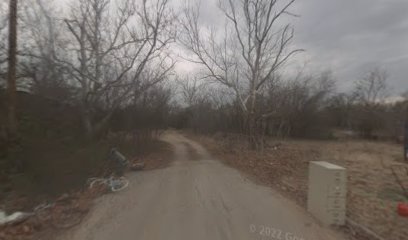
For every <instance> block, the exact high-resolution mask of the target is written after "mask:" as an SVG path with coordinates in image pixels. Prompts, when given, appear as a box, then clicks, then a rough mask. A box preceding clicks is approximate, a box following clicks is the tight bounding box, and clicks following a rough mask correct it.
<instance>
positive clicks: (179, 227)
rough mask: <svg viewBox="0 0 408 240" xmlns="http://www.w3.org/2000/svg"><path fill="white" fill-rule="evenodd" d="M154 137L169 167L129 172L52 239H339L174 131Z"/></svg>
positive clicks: (293, 207) (288, 202)
mask: <svg viewBox="0 0 408 240" xmlns="http://www.w3.org/2000/svg"><path fill="white" fill-rule="evenodd" d="M162 139H163V140H164V141H166V142H169V143H170V144H171V145H172V146H173V148H174V156H169V157H173V158H174V162H173V164H172V165H171V166H169V167H168V168H164V169H159V170H152V171H144V172H137V173H131V174H129V175H128V178H129V180H130V182H131V183H130V185H129V188H128V189H126V190H124V191H123V192H119V193H118V194H110V195H105V196H103V197H101V198H100V199H98V200H97V203H96V206H95V207H94V209H93V210H92V211H91V213H90V214H89V216H88V217H87V219H85V221H84V223H83V224H82V225H80V226H78V227H77V228H76V229H73V230H72V231H70V232H69V233H67V234H65V235H64V236H62V237H61V238H60V239H62V240H68V239H75V240H108V239H109V240H116V239H120V240H135V239H146V240H156V239H157V240H160V239H163V240H184V239H185V240H187V239H188V240H193V239H194V240H201V239H203V240H204V239H205V240H218V239H219V240H221V239H223V240H225V239H234V240H239V239H242V240H258V239H264V240H266V239H271V240H273V239H279V240H300V239H304V240H331V239H344V238H343V237H341V236H339V235H338V234H336V233H334V232H333V231H330V230H328V229H325V228H323V227H321V226H320V225H319V224H317V223H315V221H314V220H313V219H312V218H311V217H310V216H308V215H307V214H306V213H305V211H304V210H302V209H301V208H300V207H297V206H296V205H295V204H294V203H292V202H291V201H288V200H287V199H285V198H283V197H282V196H280V195H279V194H278V193H276V192H274V191H273V190H271V189H270V188H267V187H263V186H258V185H256V184H254V183H252V182H251V181H249V180H247V178H245V177H244V176H242V175H241V174H240V172H238V171H237V170H235V169H232V168H230V167H227V166H225V165H223V164H222V163H221V162H219V161H216V160H213V159H212V158H211V156H210V154H209V153H208V152H207V151H206V150H205V149H204V148H203V147H202V146H200V145H199V144H197V143H196V142H194V141H191V140H189V139H187V138H186V137H184V136H182V135H180V134H178V133H176V132H168V133H166V134H165V135H164V136H163V137H162Z"/></svg>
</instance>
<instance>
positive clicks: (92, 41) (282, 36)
mask: <svg viewBox="0 0 408 240" xmlns="http://www.w3.org/2000/svg"><path fill="white" fill-rule="evenodd" d="M19 3H20V4H19V15H18V21H19V25H18V30H19V32H18V36H19V39H20V40H19V46H18V66H17V70H18V71H17V79H18V86H19V89H21V90H24V91H26V92H29V93H30V94H32V95H36V96H41V97H43V98H46V99H51V100H52V101H56V102H58V103H60V104H65V105H66V106H70V107H73V108H75V109H76V111H74V112H75V114H76V115H78V118H79V119H80V122H81V124H80V126H81V133H83V135H84V136H86V137H87V138H88V139H94V138H98V137H100V136H103V135H106V134H107V133H108V132H109V131H110V130H112V131H126V132H129V131H133V132H138V133H139V134H142V132H149V133H152V132H157V130H158V129H163V128H166V127H168V126H174V127H177V128H191V129H193V130H195V131H197V132H201V133H212V132H230V133H238V134H240V135H243V136H245V137H246V138H247V139H248V142H249V146H250V147H252V148H255V149H262V148H263V147H264V142H265V136H275V137H314V138H328V137H332V136H333V129H343V130H350V131H352V132H354V133H356V134H358V135H360V136H362V137H366V138H376V137H390V138H391V137H398V136H399V135H400V134H401V133H402V131H401V130H402V126H403V124H404V121H405V119H406V108H407V103H406V101H405V102H400V103H395V104H386V103H385V102H384V100H385V99H386V96H387V84H386V80H387V78H388V75H387V74H386V72H385V71H383V70H381V69H373V70H372V71H370V72H369V73H367V75H366V76H364V77H361V79H360V80H357V81H356V82H355V85H354V87H353V90H352V91H351V92H350V93H342V94H338V93H336V86H335V85H336V84H335V79H334V76H333V75H332V74H331V72H330V71H326V72H322V73H314V74H305V73H303V72H300V73H299V74H297V75H296V76H293V77H289V76H287V74H283V71H281V70H282V68H283V67H284V66H285V64H286V63H287V61H288V60H289V59H290V58H291V57H292V56H294V55H295V54H297V53H299V52H302V51H303V50H302V49H298V48H296V47H295V46H293V44H292V40H293V38H294V37H295V35H294V29H293V27H292V25H291V24H290V21H291V19H292V18H294V17H298V16H296V14H293V13H291V7H292V5H293V4H295V0H272V1H271V0H257V1H254V0H241V1H232V0H220V1H219V2H218V7H219V10H220V13H221V14H222V16H223V17H224V18H223V20H220V22H221V23H222V27H221V28H216V27H215V26H210V27H206V25H205V24H203V23H202V22H201V20H202V19H201V17H200V15H199V13H200V8H199V5H195V4H190V5H187V6H186V7H185V8H184V9H183V10H182V12H181V14H175V13H174V12H173V10H172V8H171V5H170V3H169V0H150V1H147V0H140V1H133V0H119V1H109V0H71V1H69V5H68V6H69V7H68V8H67V10H66V11H64V12H62V11H59V10H58V9H57V7H56V5H55V4H52V3H50V2H48V1H45V0H29V1H24V2H23V1H20V2H19ZM7 11H8V7H7V4H6V3H4V2H2V3H0V83H1V84H0V86H3V87H4V86H6V84H5V82H6V72H7V59H8V57H7V44H6V39H7V37H8V32H7V24H8V18H7V17H8V14H7ZM177 44H178V45H177ZM176 45H177V46H178V47H179V48H180V47H182V48H183V49H184V50H186V51H188V54H187V55H186V57H185V59H187V60H188V61H190V62H192V63H195V64H197V65H198V66H200V67H201V68H200V70H199V71H198V72H197V74H196V75H195V76H189V77H182V76H180V77H178V78H176V81H173V80H174V77H173V76H174V65H175V60H176V59H175V58H174V56H175V55H174V54H173V53H172V51H171V48H172V47H174V46H176ZM292 72H293V71H292ZM0 120H1V119H0ZM1 123H2V125H5V121H3V120H1ZM3 128H4V127H2V128H1V129H3ZM2 131H3V130H2ZM143 134H144V133H143Z"/></svg>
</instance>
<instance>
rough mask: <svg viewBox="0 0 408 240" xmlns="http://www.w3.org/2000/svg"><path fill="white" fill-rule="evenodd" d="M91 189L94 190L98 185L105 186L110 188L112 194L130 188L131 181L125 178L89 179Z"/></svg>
mask: <svg viewBox="0 0 408 240" xmlns="http://www.w3.org/2000/svg"><path fill="white" fill-rule="evenodd" d="M88 185H89V188H94V187H95V186H96V185H99V186H101V185H103V186H106V187H109V188H110V190H111V191H112V192H118V191H121V190H123V189H125V188H127V187H128V186H129V180H127V179H126V178H125V177H118V178H116V177H113V176H110V177H109V178H90V179H88Z"/></svg>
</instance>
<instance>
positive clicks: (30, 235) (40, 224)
mask: <svg viewBox="0 0 408 240" xmlns="http://www.w3.org/2000/svg"><path fill="white" fill-rule="evenodd" d="M113 146H115V147H117V149H118V150H120V152H121V153H122V154H124V155H125V156H126V157H127V158H128V159H129V160H130V161H131V162H134V161H139V162H144V163H145V168H144V170H143V171H149V170H154V169H159V168H163V167H166V166H168V165H169V164H170V162H171V158H169V157H168V156H169V154H171V152H172V150H171V146H170V145H169V144H168V143H166V142H164V141H160V140H155V139H152V140H149V141H146V143H145V144H144V145H143V146H142V145H140V144H136V143H135V141H133V139H130V138H126V137H124V138H115V139H110V140H109V141H104V142H100V143H98V144H94V145H91V146H89V145H88V146H87V147H86V148H85V147H84V148H81V149H77V150H76V151H74V153H72V154H71V155H69V154H67V155H65V156H61V158H60V159H59V161H60V162H62V163H63V162H65V161H68V160H69V159H72V158H73V156H72V155H75V156H79V157H80V158H79V159H76V160H75V161H72V162H71V164H72V165H73V166H71V167H70V168H69V169H70V170H72V169H73V168H74V167H82V168H85V170H88V171H82V172H81V175H80V178H79V179H76V181H77V182H75V184H70V185H69V184H65V185H64V180H65V181H69V179H70V178H71V177H72V176H71V175H69V174H68V175H67V174H65V170H66V168H63V166H64V165H63V164H61V165H60V167H61V168H56V169H55V171H56V172H55V176H58V175H59V177H58V179H61V181H57V182H54V183H47V184H48V185H41V182H39V183H38V182H34V183H31V185H30V186H34V189H31V191H29V192H27V191H25V190H24V189H25V188H23V187H20V185H15V184H16V183H14V182H12V185H11V189H10V191H11V192H9V193H8V194H7V195H5V197H4V198H3V199H2V203H3V205H6V206H9V209H10V210H13V212H14V211H17V210H18V211H24V212H31V211H33V209H34V207H35V206H38V204H40V203H44V202H49V203H53V202H55V204H56V207H55V208H56V209H58V204H59V203H60V202H63V201H64V199H69V200H70V201H71V200H72V201H71V203H69V205H70V207H72V208H73V209H74V210H75V211H77V210H78V211H79V212H80V213H81V215H82V216H81V218H84V217H86V215H87V212H88V211H89V210H90V208H91V207H92V206H93V202H94V199H96V198H98V197H99V196H100V195H101V194H104V193H107V191H105V190H104V189H88V187H87V186H86V182H87V179H88V178H89V177H98V176H99V175H98V172H101V171H104V170H103V169H101V168H103V166H104V164H103V162H104V161H106V160H107V155H108V153H109V149H110V148H111V147H113ZM92 153H93V154H94V155H92ZM86 156H88V157H92V159H94V161H95V162H94V165H91V166H89V165H88V162H87V161H83V162H82V165H81V162H80V161H79V160H80V159H84V158H86ZM96 158H98V159H96ZM98 166H100V167H98ZM45 167H47V166H45ZM46 174H50V173H48V172H46ZM18 178H20V179H21V180H20V181H29V180H28V179H29V178H30V176H29V175H20V176H18ZM13 181H16V180H15V179H13ZM49 184H51V186H52V187H57V188H58V191H57V192H52V191H51V192H50V191H49V190H47V189H48V188H49V187H50V186H49ZM58 184H59V185H58ZM22 186H24V185H22ZM36 189H45V190H43V191H39V190H36ZM61 199H62V200H63V201H61ZM62 206H64V207H65V206H66V205H65V204H63V205H62ZM53 217H54V216H53ZM56 217H57V218H58V216H56ZM61 217H64V216H61ZM50 221H52V219H50V218H49V217H47V216H46V217H44V218H41V219H39V218H38V217H37V216H33V217H30V218H29V219H27V220H26V221H24V222H22V223H19V224H13V225H6V226H0V240H3V239H7V240H12V239H24V240H25V239H27V240H28V239H55V236H57V235H59V234H60V233H61V231H62V232H63V231H65V230H67V229H65V228H58V227H57V228H55V226H53V224H52V222H50Z"/></svg>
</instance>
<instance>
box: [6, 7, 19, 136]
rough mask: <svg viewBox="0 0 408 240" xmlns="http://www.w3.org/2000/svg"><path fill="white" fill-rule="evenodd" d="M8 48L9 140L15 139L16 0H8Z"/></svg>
mask: <svg viewBox="0 0 408 240" xmlns="http://www.w3.org/2000/svg"><path fill="white" fill-rule="evenodd" d="M9 16H10V17H9V46H8V47H9V49H8V80H7V120H8V125H7V127H8V128H7V131H8V132H7V134H8V136H7V137H8V140H9V141H12V142H14V141H16V139H17V116H16V107H17V96H16V95H17V85H16V65H17V0H10V15H9Z"/></svg>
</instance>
